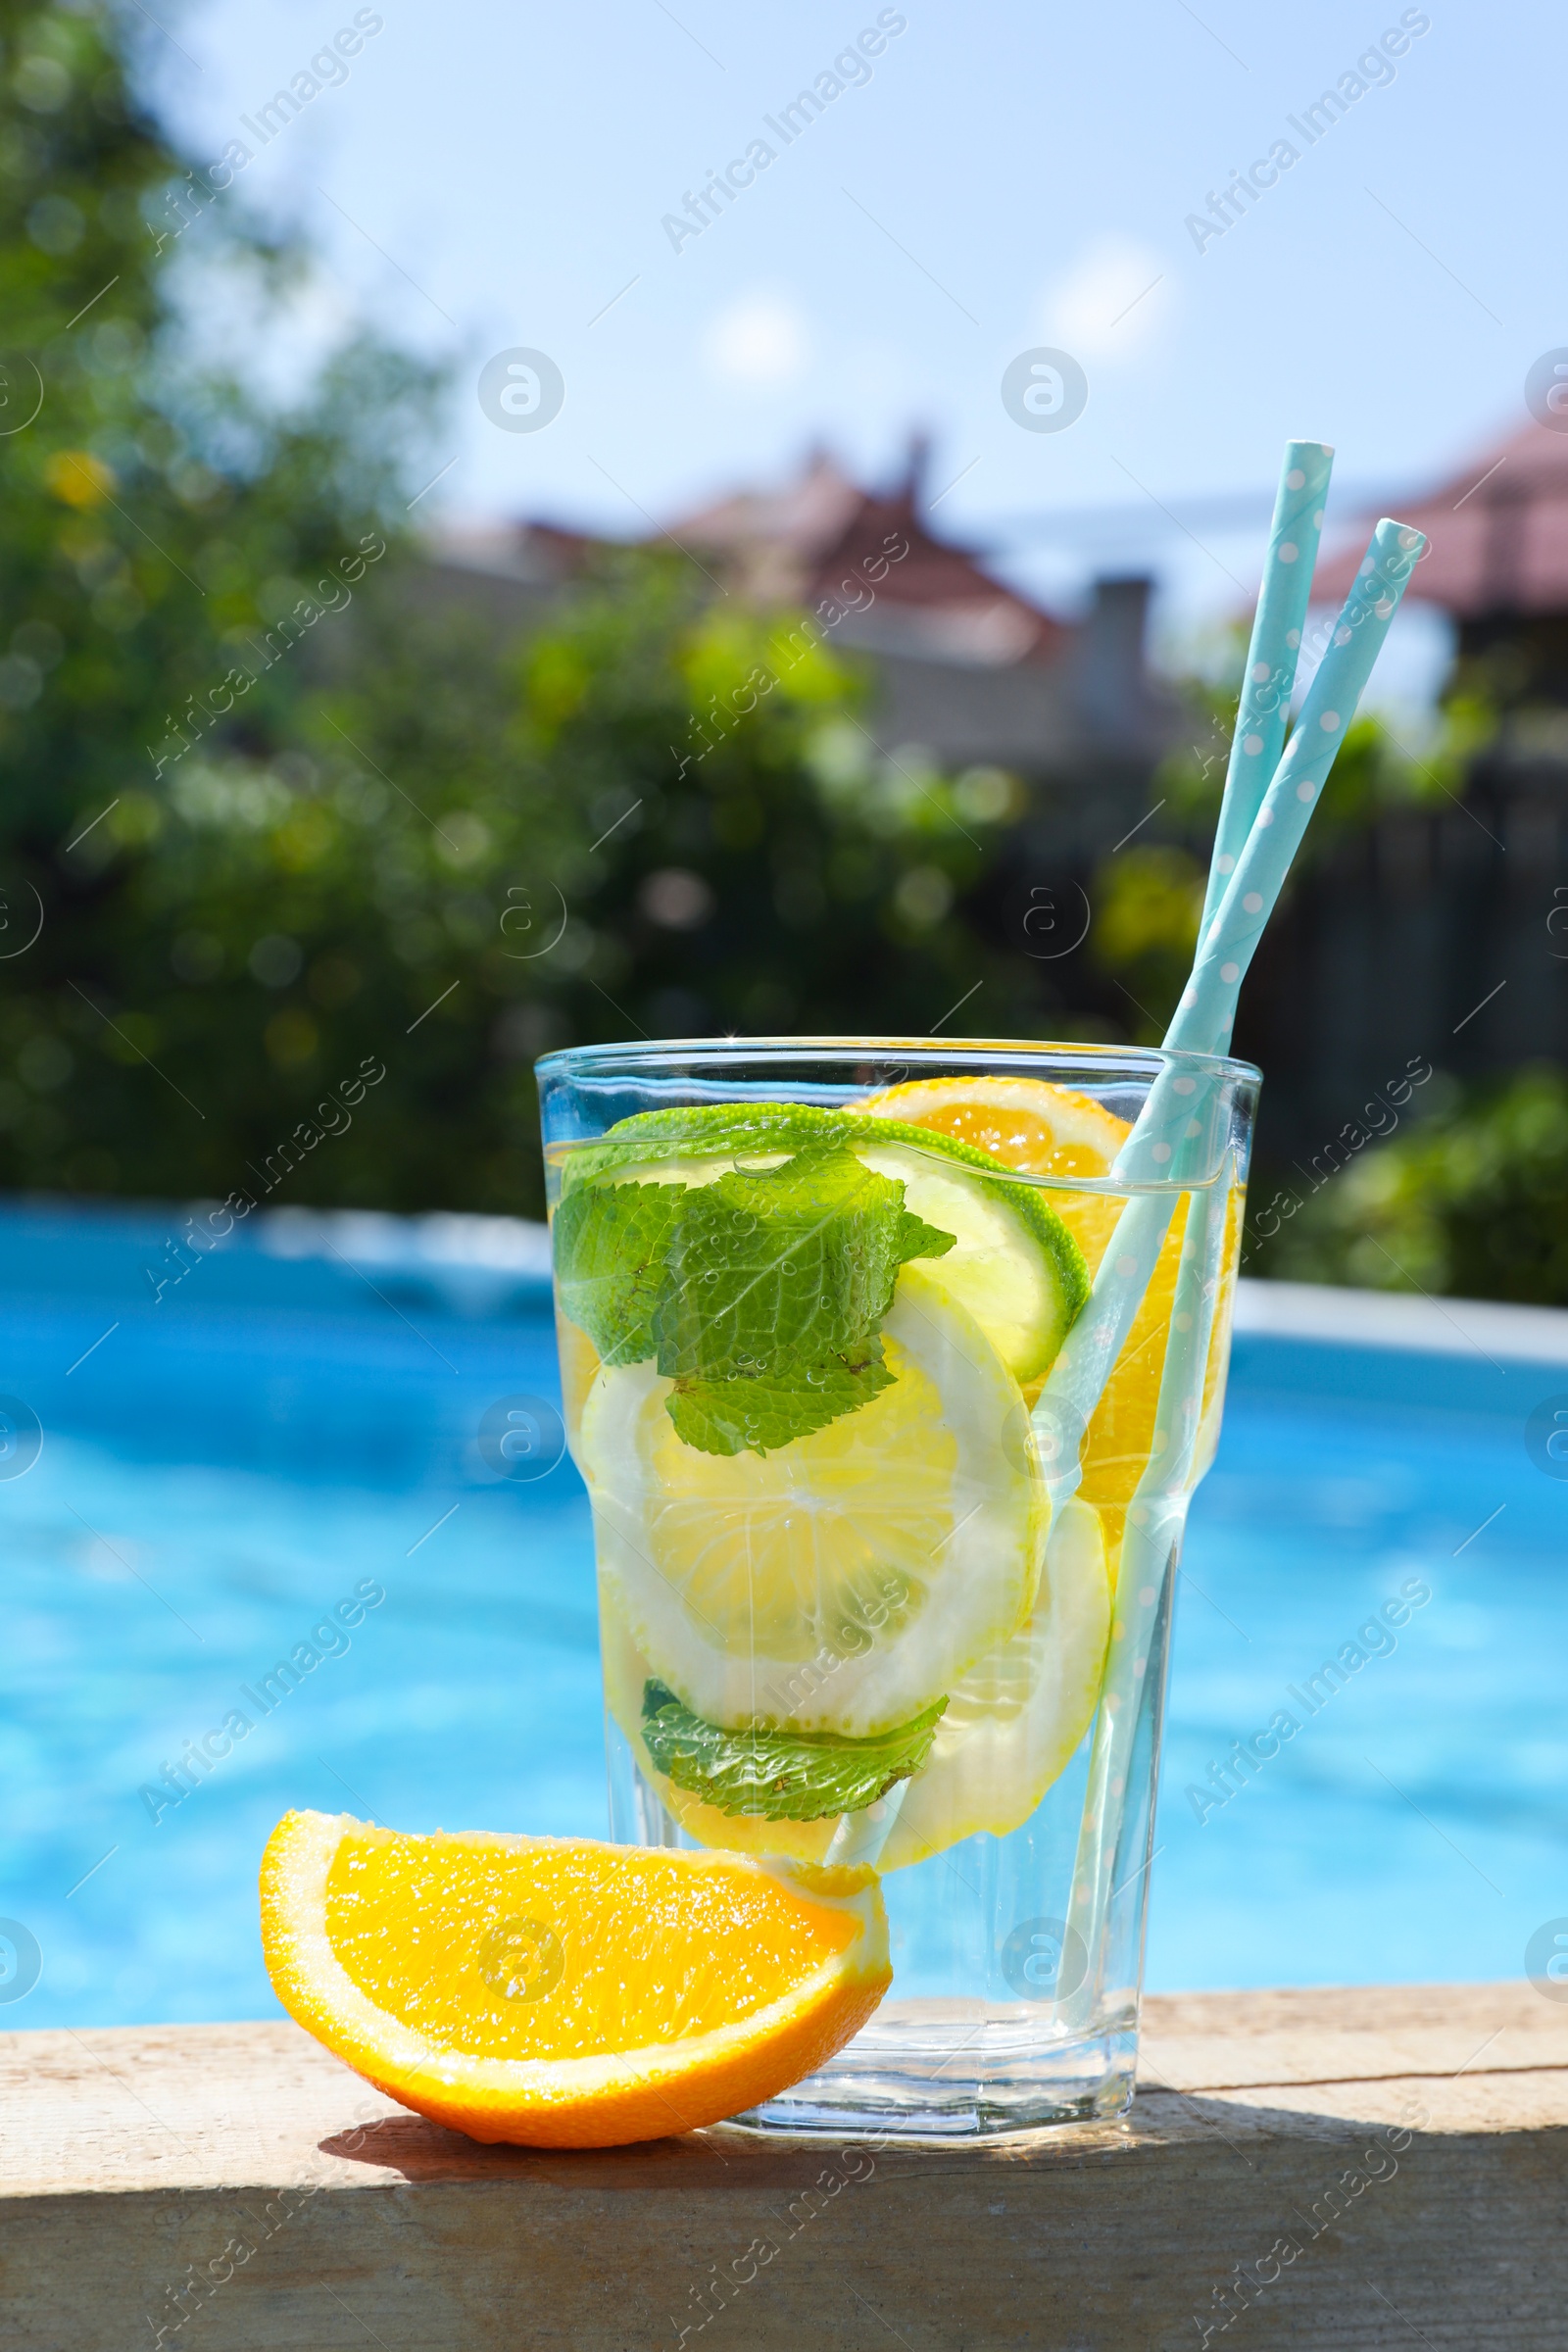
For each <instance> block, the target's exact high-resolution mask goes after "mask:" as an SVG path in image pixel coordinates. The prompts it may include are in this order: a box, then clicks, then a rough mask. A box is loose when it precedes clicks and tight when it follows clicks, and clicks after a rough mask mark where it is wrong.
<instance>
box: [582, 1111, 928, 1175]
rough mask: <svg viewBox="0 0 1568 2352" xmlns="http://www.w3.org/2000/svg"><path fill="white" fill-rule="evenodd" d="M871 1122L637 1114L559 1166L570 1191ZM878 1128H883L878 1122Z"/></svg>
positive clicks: (766, 1150) (805, 1142) (837, 1138)
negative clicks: (658, 1165) (660, 1164)
mask: <svg viewBox="0 0 1568 2352" xmlns="http://www.w3.org/2000/svg"><path fill="white" fill-rule="evenodd" d="M869 1124H870V1122H868V1121H867V1120H865V1119H864V1118H861V1117H859V1116H858V1115H857V1114H855V1113H847V1112H844V1111H836V1110H824V1109H823V1108H821V1106H820V1105H818V1104H816V1103H688V1104H683V1105H681V1106H679V1107H671V1108H670V1109H668V1110H642V1111H637V1112H635V1113H634V1114H633V1116H632V1117H631V1118H629V1119H618V1120H617V1121H616V1123H615V1125H614V1126H613V1127H612V1128H611V1129H610V1130H609V1132H608V1133H607V1134H605V1135H603V1136H601V1137H600V1139H599V1141H598V1142H597V1143H593V1144H575V1145H573V1146H572V1147H571V1148H570V1150H569V1151H567V1152H565V1154H564V1157H563V1160H562V1171H561V1180H562V1184H563V1187H564V1189H565V1190H566V1191H568V1192H570V1191H572V1190H574V1189H575V1188H576V1186H578V1185H579V1184H592V1183H595V1182H597V1180H598V1179H599V1178H600V1177H601V1176H603V1175H605V1174H606V1173H607V1171H608V1172H611V1173H613V1172H614V1171H615V1170H616V1169H619V1168H634V1167H638V1166H643V1167H646V1166H647V1165H648V1164H649V1163H650V1162H651V1161H654V1160H661V1159H756V1158H759V1157H765V1156H768V1155H770V1154H774V1153H780V1152H782V1153H784V1154H786V1155H793V1154H794V1153H795V1152H801V1151H804V1150H805V1149H807V1148H808V1147H809V1146H811V1145H815V1146H816V1147H817V1148H818V1149H821V1148H824V1147H831V1146H832V1145H834V1144H842V1143H844V1142H845V1141H847V1140H848V1138H849V1137H850V1136H851V1135H852V1134H855V1133H857V1132H858V1131H859V1130H861V1129H865V1128H867V1127H868V1126H869ZM883 1124H884V1125H885V1124H886V1122H885V1121H884V1122H883Z"/></svg>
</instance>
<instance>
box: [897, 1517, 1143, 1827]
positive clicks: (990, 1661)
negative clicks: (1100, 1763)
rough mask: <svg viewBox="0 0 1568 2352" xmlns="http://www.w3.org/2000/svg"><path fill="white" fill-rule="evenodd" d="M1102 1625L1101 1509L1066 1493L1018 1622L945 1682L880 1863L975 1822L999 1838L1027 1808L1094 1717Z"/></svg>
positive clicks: (1105, 1601)
mask: <svg viewBox="0 0 1568 2352" xmlns="http://www.w3.org/2000/svg"><path fill="white" fill-rule="evenodd" d="M1109 1637H1110V1580H1109V1576H1108V1574H1107V1572H1106V1565H1105V1544H1104V1537H1103V1532H1102V1529H1101V1524H1100V1514H1099V1512H1098V1511H1096V1510H1095V1509H1093V1508H1092V1506H1091V1505H1090V1504H1089V1503H1087V1502H1083V1501H1080V1500H1078V1499H1076V1498H1075V1499H1074V1500H1073V1501H1071V1502H1069V1503H1067V1504H1065V1505H1064V1507H1063V1509H1062V1511H1061V1514H1060V1517H1059V1518H1058V1519H1057V1521H1056V1523H1055V1525H1054V1528H1053V1529H1052V1531H1051V1542H1050V1544H1049V1545H1048V1547H1047V1550H1046V1565H1045V1572H1044V1574H1043V1575H1042V1577H1041V1580H1040V1594H1039V1598H1038V1599H1037V1601H1036V1602H1035V1606H1034V1611H1033V1614H1032V1615H1031V1616H1030V1619H1029V1621H1028V1623H1027V1624H1026V1625H1025V1626H1023V1627H1022V1628H1021V1629H1020V1630H1019V1632H1017V1633H1016V1634H1014V1635H1013V1637H1012V1639H1011V1640H1010V1641H1009V1642H1005V1643H1004V1644H1003V1645H1002V1646H1001V1647H1000V1648H998V1649H995V1650H993V1651H992V1652H991V1654H990V1655H989V1656H987V1657H984V1658H981V1659H980V1660H978V1661H977V1663H976V1664H975V1665H973V1666H971V1667H970V1668H969V1670H968V1672H967V1673H966V1674H964V1675H962V1676H960V1677H959V1678H958V1679H957V1680H956V1682H955V1683H954V1684H953V1686H952V1688H951V1690H950V1691H949V1695H948V1705H947V1712H946V1713H945V1714H944V1716H943V1718H942V1721H941V1723H940V1724H939V1725H938V1727H937V1735H936V1739H935V1740H934V1742H933V1744H932V1748H931V1754H930V1758H929V1760H928V1762H927V1763H926V1766H925V1768H924V1770H923V1771H922V1772H920V1773H917V1774H916V1776H915V1778H914V1779H913V1780H912V1781H910V1782H909V1784H908V1786H907V1789H905V1792H904V1798H903V1802H902V1803H901V1805H900V1807H899V1811H898V1817H897V1819H896V1820H895V1822H894V1825H893V1829H892V1831H891V1833H890V1835H889V1837H888V1840H887V1844H886V1845H885V1846H884V1848H883V1851H882V1857H881V1860H880V1862H879V1863H878V1865H877V1867H878V1868H879V1869H880V1870H882V1871H884V1872H885V1871H890V1870H902V1869H903V1868H905V1867H906V1866H907V1864H908V1863H911V1862H920V1861H923V1860H924V1859H925V1857H926V1856H927V1855H928V1854H939V1853H942V1852H943V1851H945V1849H946V1848H947V1847H948V1846H951V1845H956V1844H957V1843H958V1841H959V1839H960V1838H972V1837H973V1836H974V1835H975V1833H976V1832H977V1831H980V1830H988V1831H989V1832H990V1833H991V1835H992V1836H993V1837H996V1838H1005V1836H1006V1834H1007V1832H1008V1831H1009V1830H1015V1829H1017V1828H1018V1826H1019V1824H1020V1823H1021V1822H1025V1821H1027V1820H1028V1818H1029V1816H1030V1814H1031V1813H1032V1812H1033V1811H1034V1809H1035V1807H1036V1805H1038V1804H1039V1802H1040V1800H1041V1798H1042V1797H1043V1796H1044V1795H1045V1793H1046V1790H1047V1789H1049V1788H1050V1787H1051V1785H1052V1783H1053V1782H1054V1781H1055V1780H1057V1779H1058V1778H1059V1777H1060V1775H1061V1774H1062V1773H1063V1772H1064V1771H1065V1770H1066V1768H1067V1766H1068V1764H1069V1763H1070V1762H1071V1761H1072V1758H1073V1756H1074V1754H1075V1753H1076V1752H1077V1748H1078V1743H1079V1741H1080V1740H1082V1738H1083V1736H1084V1734H1085V1732H1086V1731H1087V1730H1088V1728H1089V1726H1090V1724H1091V1722H1092V1721H1093V1720H1094V1713H1095V1708H1096V1705H1097V1704H1098V1702H1099V1697H1100V1685H1101V1678H1102V1675H1103V1671H1104V1663H1105V1645H1106V1642H1108V1640H1109Z"/></svg>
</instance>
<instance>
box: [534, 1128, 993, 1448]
mask: <svg viewBox="0 0 1568 2352" xmlns="http://www.w3.org/2000/svg"><path fill="white" fill-rule="evenodd" d="M715 1111H717V1112H718V1114H719V1115H718V1116H717V1117H715V1116H714V1115H713V1113H714V1112H715ZM680 1122H686V1124H687V1128H688V1130H689V1129H690V1127H691V1126H692V1125H693V1124H695V1125H696V1126H697V1127H698V1128H699V1130H700V1132H701V1134H702V1137H703V1139H704V1141H705V1143H706V1144H708V1145H709V1146H710V1148H711V1147H712V1146H713V1145H715V1144H716V1145H717V1146H718V1147H719V1148H721V1149H722V1150H723V1151H724V1152H726V1153H728V1154H730V1155H731V1156H735V1155H737V1154H743V1155H746V1156H744V1157H743V1158H742V1164H740V1165H738V1166H736V1167H733V1168H731V1169H729V1170H727V1171H726V1173H725V1174H723V1175H722V1176H720V1177H718V1178H717V1180H716V1181H715V1182H714V1183H712V1184H708V1185H693V1186H691V1187H687V1186H684V1185H669V1184H666V1185H659V1184H637V1183H634V1182H626V1183H620V1184H611V1183H607V1182H605V1181H603V1178H604V1175H605V1173H606V1170H607V1167H608V1166H609V1164H610V1163H609V1162H596V1172H597V1174H598V1176H599V1178H600V1180H599V1181H597V1182H595V1181H592V1180H589V1181H578V1182H577V1183H575V1184H574V1185H572V1186H571V1188H570V1189H569V1190H568V1191H567V1192H566V1193H565V1194H564V1198H563V1200H562V1201H561V1204H560V1206H559V1208H558V1209H557V1211H556V1223H555V1234H556V1269H557V1283H558V1290H559V1296H560V1299H561V1310H562V1313H563V1314H564V1315H565V1316H566V1317H567V1318H568V1320H569V1321H571V1322H573V1323H576V1324H578V1325H580V1327H581V1328H582V1329H583V1330H584V1331H586V1332H587V1333H588V1335H589V1337H590V1338H591V1339H592V1340H593V1342H594V1345H595V1346H596V1347H597V1348H598V1349H599V1352H600V1354H601V1356H602V1357H603V1358H604V1360H605V1361H606V1362H607V1363H609V1364H629V1363H637V1362H641V1361H644V1360H646V1359H647V1358H648V1357H649V1356H654V1357H655V1358H656V1359H657V1361H658V1365H659V1369H660V1371H661V1372H662V1374H663V1375H664V1376H665V1378H666V1379H668V1380H670V1381H672V1382H673V1383H674V1389H673V1391H672V1393H671V1395H670V1396H669V1397H667V1398H666V1400H665V1401H666V1409H667V1410H668V1412H669V1415H670V1418H671V1420H672V1421H673V1423H674V1425H675V1428H676V1430H677V1432H678V1433H679V1435H680V1437H681V1439H682V1440H683V1442H684V1443H685V1444H686V1445H688V1446H694V1447H696V1448H697V1449H698V1450H699V1451H700V1452H705V1453H718V1454H735V1453H739V1452H741V1451H742V1450H743V1449H745V1448H750V1449H751V1450H752V1451H753V1452H757V1453H766V1452H770V1451H772V1450H773V1449H775V1448H776V1447H779V1446H788V1445H790V1444H791V1443H792V1441H793V1440H794V1439H796V1438H803V1437H808V1436H809V1434H810V1433H811V1432H812V1431H813V1430H817V1429H823V1428H825V1427H826V1426H827V1424H828V1423H829V1422H831V1421H836V1420H837V1419H839V1417H840V1416H841V1415H842V1414H845V1413H852V1412H855V1411H857V1410H858V1408H859V1406H861V1405H862V1404H866V1403H869V1401H870V1399H871V1398H872V1397H876V1396H878V1395H880V1393H881V1392H882V1390H883V1389H885V1388H887V1387H888V1386H889V1385H890V1383H891V1381H892V1377H893V1376H892V1374H891V1373H890V1372H888V1371H887V1370H886V1368H885V1366H884V1365H883V1362H882V1347H881V1342H880V1341H879V1340H878V1338H877V1336H876V1335H877V1332H878V1329H879V1327H880V1325H881V1323H882V1320H883V1318H884V1316H885V1315H886V1314H887V1311H888V1309H889V1307H890V1306H891V1305H892V1303H893V1290H894V1285H895V1283H896V1282H897V1280H898V1273H899V1268H900V1267H901V1266H902V1265H904V1264H905V1263H907V1260H908V1259H909V1258H911V1257H940V1256H941V1255H942V1254H943V1253H944V1252H945V1251H946V1250H951V1249H952V1248H953V1247H954V1237H953V1235H952V1234H950V1233H944V1232H943V1231H941V1230H940V1228H938V1227H936V1226H933V1225H928V1224H926V1223H925V1222H924V1221H923V1220H922V1219H921V1218H919V1217H917V1216H914V1215H912V1214H911V1213H910V1212H909V1211H908V1210H907V1208H906V1207H905V1206H904V1186H903V1184H902V1183H900V1182H899V1180H898V1179H897V1178H895V1177H888V1176H883V1175H879V1174H878V1173H877V1172H876V1171H875V1170H874V1169H872V1168H868V1167H866V1166H865V1165H864V1163H863V1162H862V1161H861V1160H859V1159H858V1158H857V1157H856V1155H855V1153H854V1152H852V1151H850V1150H849V1149H847V1148H846V1145H845V1142H844V1136H845V1132H846V1130H845V1123H844V1121H842V1120H841V1119H837V1118H834V1117H831V1116H830V1115H829V1114H827V1113H825V1112H822V1111H818V1110H813V1109H811V1108H810V1107H809V1106H807V1108H806V1109H805V1110H804V1111H802V1112H800V1113H797V1112H796V1111H795V1110H793V1109H788V1108H786V1109H785V1110H784V1112H783V1113H782V1115H781V1112H780V1110H779V1109H778V1108H777V1107H775V1106H772V1105H767V1104H761V1105H759V1106H758V1107H757V1110H756V1111H753V1110H751V1109H749V1108H748V1107H747V1106H744V1105H743V1106H741V1107H740V1109H739V1110H738V1111H737V1112H734V1113H733V1114H732V1112H731V1108H730V1106H728V1105H724V1104H718V1105H708V1106H705V1107H704V1108H703V1109H699V1110H698V1111H695V1112H694V1111H669V1112H662V1111H660V1112H651V1113H649V1114H648V1115H647V1118H646V1119H645V1120H642V1121H628V1122H626V1124H627V1125H628V1126H635V1127H636V1128H637V1130H638V1138H639V1140H638V1141H636V1142H635V1143H633V1144H631V1145H630V1146H629V1147H624V1148H629V1149H630V1150H632V1151H634V1152H636V1153H637V1155H638V1157H639V1159H641V1160H642V1161H643V1162H644V1163H645V1164H646V1162H647V1159H648V1154H649V1151H650V1147H651V1145H653V1144H655V1143H656V1141H662V1142H664V1143H666V1145H667V1144H672V1143H676V1142H679V1143H680V1144H682V1145H684V1144H685V1143H686V1142H687V1141H688V1140H689V1137H688V1135H686V1134H682V1135H680V1136H678V1137H677V1136H676V1135H675V1134H674V1133H673V1132H671V1131H672V1130H673V1129H675V1128H676V1126H677V1125H678V1124H679V1123H680ZM655 1127H658V1128H659V1129H660V1130H661V1135H660V1137H659V1138H658V1139H656V1138H654V1137H653V1136H651V1135H650V1132H649V1131H650V1129H652V1128H655ZM803 1133H804V1135H805V1137H806V1138H807V1140H806V1141H805V1142H804V1143H803V1142H802V1136H803ZM781 1145H783V1146H784V1147H785V1148H787V1149H788V1150H789V1151H790V1152H791V1156H790V1157H789V1158H788V1159H786V1160H785V1161H784V1162H783V1164H782V1165H776V1166H773V1167H765V1166H760V1165H757V1164H746V1158H747V1157H749V1158H750V1159H751V1160H752V1161H753V1162H754V1163H755V1161H757V1160H760V1159H767V1158H771V1157H773V1156H774V1155H775V1153H776V1152H777V1150H778V1149H779V1148H780V1146H781Z"/></svg>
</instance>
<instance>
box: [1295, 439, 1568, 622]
mask: <svg viewBox="0 0 1568 2352" xmlns="http://www.w3.org/2000/svg"><path fill="white" fill-rule="evenodd" d="M1398 520H1399V521H1400V522H1413V523H1414V524H1415V525H1416V526H1417V528H1418V529H1420V530H1423V531H1425V532H1426V534H1427V537H1428V538H1429V539H1430V541H1431V542H1432V545H1431V549H1430V551H1429V553H1428V554H1427V555H1426V556H1425V557H1424V558H1423V559H1422V561H1421V563H1420V564H1417V566H1416V569H1415V573H1414V576H1413V578H1412V579H1411V582H1410V586H1409V590H1408V593H1409V594H1410V595H1411V596H1419V597H1424V598H1426V600H1427V601H1428V603H1430V604H1435V605H1442V606H1443V607H1445V609H1446V611H1448V612H1450V613H1455V614H1456V615H1457V616H1458V617H1459V618H1460V619H1465V620H1468V619H1474V618H1476V617H1478V616H1480V615H1481V614H1483V613H1505V612H1509V613H1568V433H1558V432H1552V431H1548V429H1547V428H1546V427H1545V426H1544V425H1541V424H1536V423H1534V422H1532V423H1530V424H1527V425H1525V426H1523V427H1522V429H1521V430H1520V431H1519V432H1517V433H1515V434H1514V435H1513V436H1512V438H1511V439H1509V440H1507V441H1503V442H1499V443H1497V444H1495V446H1494V447H1492V448H1491V449H1489V450H1487V451H1485V452H1484V453H1483V454H1482V455H1481V456H1480V457H1478V458H1476V459H1474V460H1473V461H1472V463H1471V464H1470V465H1468V466H1466V467H1465V468H1464V471H1463V472H1462V473H1457V474H1455V475H1454V477H1453V479H1452V480H1451V481H1448V482H1445V483H1444V484H1443V486H1442V488H1441V489H1438V490H1436V491H1434V492H1433V494H1432V495H1431V497H1430V498H1426V499H1422V500H1420V501H1418V502H1417V503H1416V504H1415V505H1413V506H1412V505H1409V504H1401V505H1400V507H1399V510H1398ZM1364 546H1365V534H1364V532H1363V533H1362V534H1361V535H1360V536H1358V537H1357V538H1355V539H1354V540H1353V541H1352V542H1350V543H1348V545H1347V546H1346V547H1345V548H1344V549H1343V550H1341V551H1339V552H1337V553H1336V554H1335V555H1333V556H1332V557H1330V556H1325V557H1324V559H1323V561H1322V562H1321V563H1320V564H1318V567H1317V575H1316V578H1315V580H1314V581H1313V586H1312V595H1313V600H1314V602H1319V601H1320V602H1322V603H1324V604H1336V603H1338V602H1339V601H1340V600H1341V599H1342V598H1343V597H1345V596H1346V595H1348V592H1349V589H1350V584H1351V582H1352V581H1353V580H1354V578H1355V572H1356V566H1357V564H1359V562H1360V560H1361V553H1362V549H1363V548H1364Z"/></svg>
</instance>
